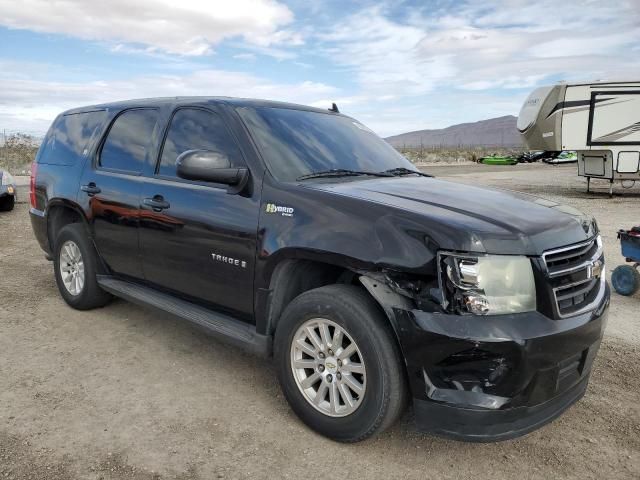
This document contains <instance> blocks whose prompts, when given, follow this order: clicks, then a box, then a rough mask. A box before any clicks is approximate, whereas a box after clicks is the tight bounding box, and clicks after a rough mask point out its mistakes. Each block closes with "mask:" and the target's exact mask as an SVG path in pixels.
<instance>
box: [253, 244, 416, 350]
mask: <svg viewBox="0 0 640 480" xmlns="http://www.w3.org/2000/svg"><path fill="white" fill-rule="evenodd" d="M316 253H317V252H316ZM325 258H327V257H325ZM328 258H330V259H335V258H337V257H335V256H329V257H328ZM352 265H357V263H356V262H353V263H352ZM352 265H349V264H345V263H342V262H341V263H330V262H327V261H319V260H318V259H317V256H316V255H314V256H311V257H306V258H284V259H282V260H281V261H280V262H278V263H277V264H276V265H275V266H274V268H273V269H272V273H271V276H270V279H269V283H268V288H267V289H260V290H261V291H258V297H260V296H261V295H260V294H261V293H262V294H263V296H264V297H263V299H262V301H261V300H260V299H259V300H258V305H257V307H258V308H257V311H258V312H260V308H261V307H260V305H261V304H262V305H265V307H264V308H263V312H264V313H263V316H262V318H261V317H260V315H258V317H257V318H256V320H257V322H256V323H257V327H258V330H259V331H261V333H264V334H267V335H274V333H275V331H276V329H277V327H278V322H279V320H280V317H281V315H282V313H283V312H284V310H285V308H286V307H287V305H289V303H291V301H292V300H293V299H295V298H296V297H297V296H298V295H300V294H302V293H304V292H306V291H309V290H313V289H315V288H319V287H322V286H325V285H331V284H347V285H355V286H358V287H360V288H361V289H362V290H363V291H364V292H366V293H367V295H369V297H370V298H371V299H372V300H373V302H374V304H375V305H376V306H377V307H378V308H379V309H380V312H381V313H382V314H383V315H384V317H385V318H386V319H387V321H388V322H389V326H390V328H391V330H392V331H393V337H394V339H395V341H396V342H397V345H398V347H399V348H400V349H401V350H402V345H401V342H400V337H399V332H398V329H399V328H400V327H399V325H398V323H397V320H396V316H395V314H394V311H393V309H394V308H403V309H411V308H413V305H412V301H411V300H410V299H408V298H406V297H403V296H402V295H400V294H398V293H396V292H394V291H393V290H392V289H391V288H389V286H388V285H387V284H386V281H385V280H384V275H383V274H381V273H380V272H377V271H373V270H360V269H359V268H357V267H354V266H352Z"/></svg>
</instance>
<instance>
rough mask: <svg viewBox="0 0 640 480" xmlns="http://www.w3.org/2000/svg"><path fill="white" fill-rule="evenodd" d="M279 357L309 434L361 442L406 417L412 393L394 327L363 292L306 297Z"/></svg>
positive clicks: (330, 289)
mask: <svg viewBox="0 0 640 480" xmlns="http://www.w3.org/2000/svg"><path fill="white" fill-rule="evenodd" d="M274 354H275V359H276V364H277V370H278V377H279V380H280V385H281V387H282V390H283V392H284V395H285V397H286V398H287V401H288V402H289V404H290V405H291V408H292V409H293V410H294V411H295V412H296V414H297V415H298V416H299V417H300V418H301V419H302V421H304V422H305V423H306V424H307V425H308V426H309V427H311V428H313V429H314V430H316V431H317V432H319V433H321V434H322V435H325V436H327V437H329V438H332V439H334V440H338V441H342V442H357V441H360V440H364V439H365V438H367V437H369V436H371V435H373V434H375V433H379V432H381V431H383V430H384V429H385V428H387V427H388V426H390V425H391V424H393V423H394V422H395V421H396V420H397V419H398V417H399V416H400V415H401V414H402V412H403V410H404V407H405V405H406V400H407V386H406V378H405V371H404V368H403V365H402V358H401V355H400V350H399V348H398V345H397V342H396V340H395V338H394V334H393V331H392V330H391V327H390V325H389V322H388V320H387V319H386V317H385V316H384V315H383V313H382V312H381V311H380V309H379V307H378V306H377V304H376V303H375V302H374V301H373V299H371V297H370V296H369V295H368V294H367V293H366V292H365V291H363V290H362V289H361V288H358V287H355V286H351V285H329V286H326V287H321V288H317V289H314V290H311V291H308V292H305V293H303V294H301V295H300V296H298V297H297V298H295V299H294V300H293V301H292V302H291V304H289V306H288V307H287V308H286V310H285V312H284V313H283V316H282V318H281V320H280V322H279V324H278V328H277V331H276V336H275V343H274Z"/></svg>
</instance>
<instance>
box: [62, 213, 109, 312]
mask: <svg viewBox="0 0 640 480" xmlns="http://www.w3.org/2000/svg"><path fill="white" fill-rule="evenodd" d="M54 250H55V251H54V270H55V276H56V283H57V284H58V290H59V291H60V295H62V298H64V300H65V301H66V302H67V303H68V304H69V305H70V306H72V307H73V308H76V309H78V310H89V309H92V308H96V307H102V306H104V305H106V304H107V303H108V302H109V301H110V300H111V298H112V297H111V295H110V294H109V293H107V292H105V291H104V290H102V289H101V288H100V286H99V285H98V282H97V280H96V273H97V268H98V258H97V255H96V252H95V249H94V248H93V245H92V244H91V242H90V241H89V239H88V238H87V233H86V231H85V228H84V226H83V225H82V224H80V223H72V224H70V225H67V226H65V227H63V228H62V229H61V230H60V233H59V234H58V238H57V239H56V245H55V249H54Z"/></svg>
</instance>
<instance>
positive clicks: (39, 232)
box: [29, 208, 52, 258]
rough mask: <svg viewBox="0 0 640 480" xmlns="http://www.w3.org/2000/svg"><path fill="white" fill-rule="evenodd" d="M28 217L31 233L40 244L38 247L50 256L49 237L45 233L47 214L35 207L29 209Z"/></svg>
mask: <svg viewBox="0 0 640 480" xmlns="http://www.w3.org/2000/svg"><path fill="white" fill-rule="evenodd" d="M29 217H30V218H31V228H32V229H33V234H34V236H35V237H36V240H37V241H38V244H39V245H40V248H41V249H42V250H43V251H44V253H45V255H46V256H47V258H48V257H50V256H51V254H52V252H51V248H50V247H49V237H48V234H47V216H46V214H45V212H43V211H41V210H37V209H35V208H31V209H29Z"/></svg>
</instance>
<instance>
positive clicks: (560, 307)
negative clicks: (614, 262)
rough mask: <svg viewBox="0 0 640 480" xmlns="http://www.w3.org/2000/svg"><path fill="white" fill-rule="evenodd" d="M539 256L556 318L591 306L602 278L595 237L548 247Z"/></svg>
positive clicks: (602, 263) (602, 270)
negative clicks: (552, 247) (556, 246)
mask: <svg viewBox="0 0 640 480" xmlns="http://www.w3.org/2000/svg"><path fill="white" fill-rule="evenodd" d="M542 258H543V260H544V265H545V268H546V276H547V278H548V281H549V283H550V285H551V289H552V291H553V298H554V300H555V307H556V309H557V315H558V316H559V317H560V318H564V317H568V316H570V315H576V314H578V313H581V312H584V311H587V310H588V309H589V308H590V307H592V306H595V305H594V303H595V301H596V299H597V297H598V293H599V292H600V289H601V288H602V287H603V282H604V256H603V254H602V243H601V241H600V238H599V237H596V238H593V239H591V240H589V241H588V242H584V243H580V244H577V245H571V246H568V247H563V248H558V249H555V250H549V251H547V252H545V253H544V254H543V255H542Z"/></svg>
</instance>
